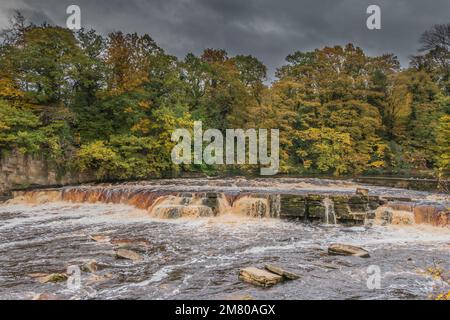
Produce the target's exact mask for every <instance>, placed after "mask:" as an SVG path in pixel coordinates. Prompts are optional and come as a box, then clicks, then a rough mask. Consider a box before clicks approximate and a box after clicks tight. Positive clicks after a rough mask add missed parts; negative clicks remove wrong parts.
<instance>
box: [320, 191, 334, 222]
mask: <svg viewBox="0 0 450 320" xmlns="http://www.w3.org/2000/svg"><path fill="white" fill-rule="evenodd" d="M322 203H323V206H324V207H325V216H324V218H325V219H324V220H325V221H324V222H325V224H337V221H336V213H335V211H334V202H333V200H331V199H330V198H329V197H325V198H323V200H322Z"/></svg>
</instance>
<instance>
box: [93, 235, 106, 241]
mask: <svg viewBox="0 0 450 320" xmlns="http://www.w3.org/2000/svg"><path fill="white" fill-rule="evenodd" d="M89 239H91V240H92V241H95V242H110V241H111V238H110V237H109V236H101V235H96V236H89Z"/></svg>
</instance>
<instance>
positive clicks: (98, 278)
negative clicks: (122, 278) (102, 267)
mask: <svg viewBox="0 0 450 320" xmlns="http://www.w3.org/2000/svg"><path fill="white" fill-rule="evenodd" d="M112 278H113V275H112V273H107V274H102V275H96V274H93V275H91V276H90V277H89V278H88V279H87V282H86V284H87V285H88V286H89V285H92V284H96V283H101V282H106V281H108V280H111V279H112Z"/></svg>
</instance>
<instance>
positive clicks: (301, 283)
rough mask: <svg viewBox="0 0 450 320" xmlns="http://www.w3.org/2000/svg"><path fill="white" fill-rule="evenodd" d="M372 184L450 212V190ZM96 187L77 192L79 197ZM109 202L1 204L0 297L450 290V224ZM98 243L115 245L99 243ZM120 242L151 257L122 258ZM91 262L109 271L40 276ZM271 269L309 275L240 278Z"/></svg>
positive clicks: (267, 182) (289, 182)
mask: <svg viewBox="0 0 450 320" xmlns="http://www.w3.org/2000/svg"><path fill="white" fill-rule="evenodd" d="M356 187H360V186H359V185H357V184H354V183H352V182H348V181H332V180H319V179H281V180H280V179H278V180H277V179H264V180H260V181H259V180H252V181H248V180H245V179H224V180H207V179H191V180H162V181H157V182H147V183H145V182H142V183H139V184H128V185H116V186H106V189H107V191H105V192H106V193H108V195H109V196H110V198H108V199H110V200H111V199H113V198H112V196H111V195H112V194H114V193H115V192H116V193H117V192H118V190H122V192H124V191H123V190H126V192H128V194H130V192H135V191H136V189H139V190H140V191H139V192H141V193H142V189H144V190H153V191H154V190H165V191H171V192H172V191H173V192H175V191H176V192H225V193H236V192H238V193H239V192H252V193H261V192H264V193H269V194H277V193H290V194H302V193H307V194H311V193H317V194H330V195H333V194H346V193H354V191H355V188H356ZM365 187H367V188H369V190H370V194H373V195H382V196H395V197H409V198H412V199H415V201H419V202H424V203H430V202H433V203H438V204H439V205H442V206H448V201H449V198H448V196H447V195H443V194H437V193H428V192H418V191H409V190H402V189H393V188H383V187H371V186H365ZM89 188H91V187H90V186H84V187H81V188H80V187H77V188H75V189H76V191H77V192H78V193H80V192H81V191H80V190H81V189H82V190H84V191H83V192H86V190H87V189H89ZM62 190H64V192H69V191H71V192H72V193H73V192H74V189H73V188H72V189H71V188H65V189H62ZM60 191H61V190H59V191H58V192H60ZM98 199H99V198H98V197H97V198H96V200H95V201H88V202H81V201H77V202H69V201H60V200H67V199H59V198H58V197H57V198H56V199H51V200H52V201H45V203H39V202H38V203H32V202H26V201H11V202H10V203H9V204H8V203H4V204H0V298H1V299H32V298H33V297H35V296H36V295H37V294H42V293H46V294H50V295H52V296H54V297H57V298H61V299H232V298H240V297H244V296H251V297H252V298H253V299H428V298H430V297H431V296H433V295H436V294H438V293H442V292H447V291H449V290H450V285H449V280H448V274H446V273H445V272H447V271H449V270H450V228H449V227H448V226H441V227H436V226H431V225H427V224H414V223H412V224H408V225H383V226H382V225H378V224H364V225H360V226H343V225H339V224H333V223H330V221H328V223H320V222H319V223H317V222H316V223H310V222H304V221H302V222H299V221H288V220H283V219H279V218H270V217H263V218H255V217H249V216H246V215H242V214H239V212H236V210H229V211H227V210H226V209H221V210H220V212H219V214H215V215H214V216H206V217H197V218H192V217H181V218H178V219H161V218H158V217H157V216H155V215H154V214H151V212H150V211H149V210H147V209H143V208H139V205H130V203H127V204H124V203H122V201H112V200H111V201H106V200H105V199H103V198H102V199H103V200H105V201H102V202H98V201H97V200H98ZM22 200H23V199H22ZM47 200H48V199H47ZM53 200H54V201H53ZM78 200H79V199H78ZM84 200H85V201H86V199H84ZM91 200H92V199H91ZM140 201H141V200H140ZM177 205H178V204H177ZM147 207H148V206H147ZM147 207H146V208H147ZM152 212H153V211H152ZM99 235H100V236H103V237H108V238H109V240H110V241H94V240H93V239H92V236H99ZM121 242H122V243H124V242H126V243H128V244H129V245H130V246H131V248H132V250H134V251H135V252H138V253H139V254H140V255H141V257H142V260H141V261H131V260H123V259H117V258H116V256H115V250H116V249H117V247H118V244H119V243H121ZM331 243H346V244H353V245H357V246H361V247H364V248H365V249H366V250H368V251H369V252H370V258H366V259H363V258H359V257H352V256H330V255H328V254H327V248H328V246H329V245H330V244H331ZM92 259H94V260H95V261H96V262H97V264H98V266H99V270H98V271H96V272H95V273H89V272H81V279H80V285H81V287H77V288H73V287H70V286H68V285H67V283H66V282H65V281H61V282H58V283H41V282H39V281H37V280H36V274H50V273H64V272H66V270H67V267H68V266H81V265H83V263H85V262H86V261H89V260H92ZM267 263H270V264H274V265H278V266H282V267H284V268H286V269H289V270H291V271H293V272H295V273H297V274H298V275H300V279H298V280H294V281H287V282H283V283H280V284H278V285H275V286H273V287H270V288H260V287H255V286H253V285H251V284H248V283H244V282H242V281H240V280H239V279H238V272H239V269H241V268H244V267H248V266H256V267H263V266H264V264H267ZM371 265H375V266H377V267H379V269H380V271H381V279H380V288H379V289H369V288H368V286H367V279H368V276H369V275H368V273H367V268H368V267H369V266H371ZM428 268H433V270H442V271H443V272H442V274H441V276H436V275H434V276H433V275H432V274H431V272H425V271H426V270H427V269H428Z"/></svg>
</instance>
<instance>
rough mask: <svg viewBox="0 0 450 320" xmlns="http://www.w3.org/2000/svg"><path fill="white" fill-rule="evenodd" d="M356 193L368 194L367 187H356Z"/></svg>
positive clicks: (365, 195)
mask: <svg viewBox="0 0 450 320" xmlns="http://www.w3.org/2000/svg"><path fill="white" fill-rule="evenodd" d="M356 194H357V195H360V196H364V197H367V196H369V189H366V188H356Z"/></svg>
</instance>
